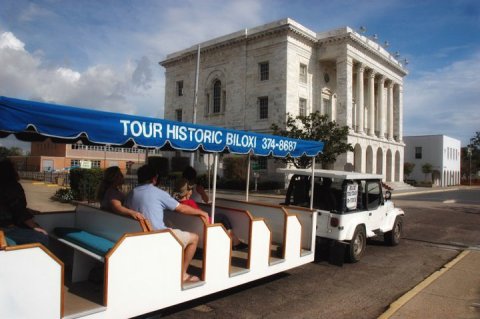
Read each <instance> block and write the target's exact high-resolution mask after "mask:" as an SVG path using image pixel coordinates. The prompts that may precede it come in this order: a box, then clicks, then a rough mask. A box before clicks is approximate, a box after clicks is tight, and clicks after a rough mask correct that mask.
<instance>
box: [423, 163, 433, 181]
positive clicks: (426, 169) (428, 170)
mask: <svg viewBox="0 0 480 319" xmlns="http://www.w3.org/2000/svg"><path fill="white" fill-rule="evenodd" d="M432 170H433V166H432V164H430V163H425V164H423V165H422V173H423V174H425V181H426V180H427V176H428V174H430V173H431V172H432Z"/></svg>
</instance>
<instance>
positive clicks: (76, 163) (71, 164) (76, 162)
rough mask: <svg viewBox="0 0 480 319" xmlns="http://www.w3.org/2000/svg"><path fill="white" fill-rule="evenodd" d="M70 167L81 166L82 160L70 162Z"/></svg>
mask: <svg viewBox="0 0 480 319" xmlns="http://www.w3.org/2000/svg"><path fill="white" fill-rule="evenodd" d="M70 166H71V167H75V166H80V160H78V159H73V160H71V161H70Z"/></svg>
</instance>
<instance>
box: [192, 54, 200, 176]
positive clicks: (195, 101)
mask: <svg viewBox="0 0 480 319" xmlns="http://www.w3.org/2000/svg"><path fill="white" fill-rule="evenodd" d="M199 71H200V44H199V45H198V47H197V69H196V71H195V92H194V93H193V95H194V97H193V120H192V123H193V124H196V123H197V102H198V73H199ZM194 161H195V151H194V152H192V153H191V154H190V166H191V167H194V166H193V164H194Z"/></svg>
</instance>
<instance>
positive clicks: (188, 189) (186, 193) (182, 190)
mask: <svg viewBox="0 0 480 319" xmlns="http://www.w3.org/2000/svg"><path fill="white" fill-rule="evenodd" d="M192 192H193V185H190V184H189V183H188V181H187V179H185V178H181V179H179V180H178V181H177V182H176V183H175V189H174V191H173V196H174V197H175V199H176V200H178V201H179V202H180V203H181V204H185V205H188V206H190V207H193V208H196V209H199V207H198V205H197V203H196V202H195V201H194V200H193V199H192V198H191V196H192ZM209 221H210V222H212V220H211V217H210V216H209ZM215 222H218V223H221V224H222V225H223V226H224V227H225V229H226V230H227V233H228V236H229V237H230V238H231V239H232V244H233V249H235V250H240V249H244V248H246V247H248V246H247V245H246V244H244V243H242V242H241V241H240V240H239V239H238V237H237V236H235V234H234V233H233V229H232V224H231V223H230V220H229V219H228V217H227V216H225V215H224V214H215Z"/></svg>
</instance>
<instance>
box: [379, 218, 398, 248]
mask: <svg viewBox="0 0 480 319" xmlns="http://www.w3.org/2000/svg"><path fill="white" fill-rule="evenodd" d="M402 230H403V218H402V216H397V217H396V218H395V221H394V222H393V227H392V230H391V231H389V232H386V233H385V234H384V235H383V240H384V242H385V244H387V245H389V246H397V245H398V244H399V243H400V237H401V235H402Z"/></svg>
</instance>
